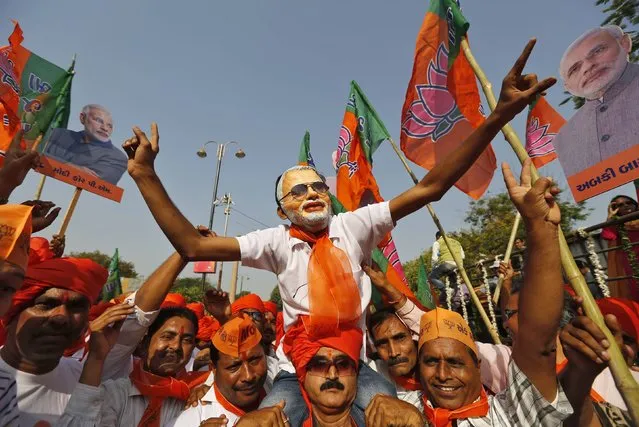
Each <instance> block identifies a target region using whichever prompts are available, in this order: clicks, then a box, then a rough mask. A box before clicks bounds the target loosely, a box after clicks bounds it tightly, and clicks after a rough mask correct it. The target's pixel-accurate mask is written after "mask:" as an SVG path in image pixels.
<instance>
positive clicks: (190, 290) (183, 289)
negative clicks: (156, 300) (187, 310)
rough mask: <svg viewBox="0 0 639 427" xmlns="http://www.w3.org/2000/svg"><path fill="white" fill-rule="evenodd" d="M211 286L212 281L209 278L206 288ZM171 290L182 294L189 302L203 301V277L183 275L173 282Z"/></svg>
mask: <svg viewBox="0 0 639 427" xmlns="http://www.w3.org/2000/svg"><path fill="white" fill-rule="evenodd" d="M210 287H211V283H210V282H209V281H208V280H207V281H206V288H210ZM171 292H174V293H178V294H180V295H182V296H183V297H184V299H186V302H187V303H191V302H202V300H203V297H204V293H203V292H202V279H201V278H199V277H181V278H179V279H177V280H176V281H175V283H173V287H172V288H171Z"/></svg>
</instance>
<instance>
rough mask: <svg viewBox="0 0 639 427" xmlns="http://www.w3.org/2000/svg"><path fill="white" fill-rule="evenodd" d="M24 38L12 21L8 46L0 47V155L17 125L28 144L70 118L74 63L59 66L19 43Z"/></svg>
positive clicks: (65, 122) (9, 141) (63, 125)
mask: <svg viewBox="0 0 639 427" xmlns="http://www.w3.org/2000/svg"><path fill="white" fill-rule="evenodd" d="M23 40H24V37H23V34H22V29H21V28H20V25H19V24H18V23H17V22H15V27H14V30H13V33H12V34H11V36H9V45H8V46H4V47H0V73H1V75H2V82H3V84H2V85H0V117H1V118H2V123H1V124H0V155H2V154H3V153H4V152H5V151H6V150H7V148H8V147H9V144H10V143H11V140H12V139H13V136H14V135H15V132H17V131H18V129H19V128H20V125H22V128H23V129H24V136H23V139H24V142H26V143H27V145H28V144H30V143H32V142H33V141H35V139H36V138H37V137H38V136H39V135H44V134H45V133H46V132H47V130H48V129H49V128H51V127H66V126H67V123H68V121H69V113H70V106H71V81H72V79H73V75H74V72H73V67H74V64H72V65H71V68H70V69H69V70H65V69H63V68H60V67H58V66H57V65H55V64H52V63H51V62H49V61H47V60H46V59H43V58H42V57H40V56H38V55H36V54H34V53H33V52H31V51H29V50H28V49H26V48H25V47H24V46H22V41H23ZM20 122H22V123H20Z"/></svg>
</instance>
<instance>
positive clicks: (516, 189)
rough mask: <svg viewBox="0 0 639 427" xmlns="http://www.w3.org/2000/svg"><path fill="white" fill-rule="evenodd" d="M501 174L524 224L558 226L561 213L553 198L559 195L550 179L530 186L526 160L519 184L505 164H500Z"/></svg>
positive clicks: (557, 189)
mask: <svg viewBox="0 0 639 427" xmlns="http://www.w3.org/2000/svg"><path fill="white" fill-rule="evenodd" d="M501 168H502V172H503V174H504V181H505V182H506V189H508V195H509V196H510V200H511V201H512V202H513V204H514V205H515V207H516V208H517V210H518V211H519V213H520V214H521V216H522V218H523V219H524V222H526V223H527V224H529V223H530V222H534V221H545V222H546V223H550V224H552V225H555V226H556V225H559V221H560V220H561V212H560V211H559V205H558V204H557V202H556V201H555V197H554V196H556V195H557V194H559V188H557V187H556V186H554V185H553V182H552V180H551V179H550V178H539V179H538V180H537V181H536V182H535V185H531V183H532V177H531V173H530V159H526V161H525V162H524V164H523V165H522V168H521V177H520V182H519V183H517V180H516V179H515V176H514V175H513V173H512V171H511V170H510V166H508V164H507V163H502V165H501Z"/></svg>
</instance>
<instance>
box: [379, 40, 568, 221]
mask: <svg viewBox="0 0 639 427" xmlns="http://www.w3.org/2000/svg"><path fill="white" fill-rule="evenodd" d="M534 45H535V40H534V39H533V40H531V41H529V42H528V44H527V45H526V47H525V48H524V51H523V52H522V54H521V56H520V57H519V58H518V59H517V62H515V65H514V66H513V68H512V69H511V70H510V72H509V73H508V74H507V75H506V77H505V78H504V81H503V83H502V87H501V93H500V95H499V101H498V102H497V106H496V107H495V110H494V111H493V112H492V113H491V114H490V115H489V116H488V117H487V118H486V120H485V121H484V123H482V125H481V126H479V127H478V128H477V129H476V130H475V131H474V132H473V133H472V134H471V135H470V136H469V137H468V139H467V140H466V141H465V142H464V144H462V145H461V146H460V147H459V148H458V149H457V150H455V151H454V152H453V153H451V154H450V155H449V156H448V157H446V159H444V161H443V162H441V163H438V164H437V165H436V166H435V167H434V168H433V169H432V170H431V171H430V172H429V173H428V174H426V176H425V177H424V178H423V179H422V180H421V181H420V182H419V183H418V184H416V185H415V186H414V187H413V188H411V189H409V190H407V191H405V192H404V193H402V194H400V195H399V196H397V197H395V198H394V199H392V200H391V201H390V211H391V216H392V218H393V221H395V222H397V221H399V220H400V219H402V218H404V217H405V216H406V215H409V214H411V213H413V212H415V211H416V210H418V209H421V208H423V207H424V206H426V205H427V204H428V203H431V202H435V201H437V200H439V199H441V198H442V196H443V195H444V194H445V193H446V192H447V191H448V190H449V189H450V187H452V186H453V185H454V184H455V183H456V182H457V181H458V180H459V179H460V178H461V177H462V175H464V174H465V173H466V171H468V169H470V167H471V166H472V164H473V163H475V161H476V160H477V158H478V157H479V156H480V155H481V153H483V152H484V150H485V149H486V147H488V144H490V142H491V141H492V140H493V138H495V136H496V135H497V133H498V132H499V131H500V130H501V128H502V127H504V126H505V125H506V124H508V122H510V121H511V120H512V119H513V118H514V117H515V116H516V115H517V114H519V112H521V111H522V110H523V109H524V108H526V107H527V106H528V104H530V102H531V101H532V100H533V99H534V98H535V97H536V96H537V95H538V94H540V93H543V92H544V91H545V90H546V89H548V88H549V87H551V86H552V85H554V84H555V82H556V81H557V80H556V79H554V78H548V79H545V80H543V81H541V82H539V83H538V82H537V76H536V75H534V74H525V75H522V71H523V70H524V66H525V65H526V61H527V60H528V57H529V56H530V52H531V51H532V49H533V46H534Z"/></svg>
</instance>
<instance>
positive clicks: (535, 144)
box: [526, 96, 566, 168]
mask: <svg viewBox="0 0 639 427" xmlns="http://www.w3.org/2000/svg"><path fill="white" fill-rule="evenodd" d="M564 124H566V120H564V118H563V117H561V115H560V114H559V113H558V112H556V111H555V109H554V108H552V107H551V106H550V104H549V103H548V102H547V101H546V98H544V97H543V96H539V97H538V98H537V99H536V100H535V101H534V102H533V103H532V104H530V108H529V109H528V118H527V120H526V152H527V153H528V156H529V157H530V158H531V160H532V162H533V164H534V165H535V167H537V168H540V167H542V166H543V165H545V164H546V163H550V162H552V161H553V160H555V159H556V158H557V153H556V152H555V147H554V145H553V144H552V141H553V140H554V139H555V137H556V136H557V133H559V129H561V127H562V126H563V125H564Z"/></svg>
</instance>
